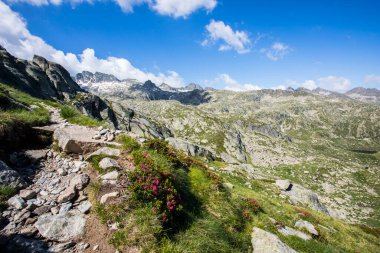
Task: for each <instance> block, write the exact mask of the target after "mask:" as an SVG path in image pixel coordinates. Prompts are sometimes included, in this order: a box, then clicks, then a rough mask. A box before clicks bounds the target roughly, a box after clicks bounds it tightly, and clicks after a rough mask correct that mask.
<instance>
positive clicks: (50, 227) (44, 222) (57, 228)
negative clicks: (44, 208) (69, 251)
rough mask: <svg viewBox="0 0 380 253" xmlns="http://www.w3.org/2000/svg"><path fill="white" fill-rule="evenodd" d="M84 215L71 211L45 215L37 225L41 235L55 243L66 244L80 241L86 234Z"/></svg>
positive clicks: (39, 219)
mask: <svg viewBox="0 0 380 253" xmlns="http://www.w3.org/2000/svg"><path fill="white" fill-rule="evenodd" d="M85 225H86V219H85V217H84V216H83V214H80V213H77V212H73V211H69V212H68V213H65V214H57V215H51V214H44V215H42V216H40V217H39V218H38V220H37V222H36V223H35V226H36V228H37V229H38V231H39V232H40V234H41V235H42V236H43V237H45V238H47V239H49V240H53V241H59V242H66V241H72V240H75V239H78V238H79V237H81V236H82V235H83V234H84V232H85Z"/></svg>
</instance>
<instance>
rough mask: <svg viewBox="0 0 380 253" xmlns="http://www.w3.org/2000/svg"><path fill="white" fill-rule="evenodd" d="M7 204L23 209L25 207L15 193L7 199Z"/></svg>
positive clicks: (23, 202)
mask: <svg viewBox="0 0 380 253" xmlns="http://www.w3.org/2000/svg"><path fill="white" fill-rule="evenodd" d="M8 204H9V205H10V206H13V207H14V208H16V209H23V208H24V207H26V203H25V201H24V200H23V199H22V198H21V197H20V196H18V195H15V196H13V197H12V198H10V199H8Z"/></svg>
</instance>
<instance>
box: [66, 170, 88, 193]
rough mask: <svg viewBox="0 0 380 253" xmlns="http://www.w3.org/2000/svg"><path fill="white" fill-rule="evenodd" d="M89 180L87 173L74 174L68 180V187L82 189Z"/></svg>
mask: <svg viewBox="0 0 380 253" xmlns="http://www.w3.org/2000/svg"><path fill="white" fill-rule="evenodd" d="M89 182H90V177H89V176H88V175H87V174H81V175H75V176H74V177H73V178H72V179H71V180H70V186H69V188H72V189H74V190H79V191H80V190H83V189H84V188H85V187H86V186H87V185H88V183H89Z"/></svg>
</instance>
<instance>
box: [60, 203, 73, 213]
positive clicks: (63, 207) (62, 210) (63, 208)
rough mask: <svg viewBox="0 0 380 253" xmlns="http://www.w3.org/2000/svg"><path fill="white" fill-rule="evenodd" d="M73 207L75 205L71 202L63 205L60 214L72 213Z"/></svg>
mask: <svg viewBox="0 0 380 253" xmlns="http://www.w3.org/2000/svg"><path fill="white" fill-rule="evenodd" d="M72 207H73V204H72V203H70V202H68V203H64V204H62V206H61V208H60V209H59V214H65V213H67V212H68V211H70V209H71V208H72Z"/></svg>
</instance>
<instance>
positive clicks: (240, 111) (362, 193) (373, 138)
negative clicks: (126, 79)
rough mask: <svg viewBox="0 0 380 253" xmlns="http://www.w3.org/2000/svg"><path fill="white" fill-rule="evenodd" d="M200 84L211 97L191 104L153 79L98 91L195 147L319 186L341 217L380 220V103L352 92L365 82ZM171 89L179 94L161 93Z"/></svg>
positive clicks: (178, 143)
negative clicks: (217, 87)
mask: <svg viewBox="0 0 380 253" xmlns="http://www.w3.org/2000/svg"><path fill="white" fill-rule="evenodd" d="M96 85H98V86H99V87H101V85H102V82H99V83H97V84H96ZM148 86H149V87H150V88H149V89H147V87H148ZM136 90H138V91H136ZM195 91H197V92H199V94H201V96H202V97H204V98H207V100H203V101H199V102H200V103H197V105H192V104H189V103H187V102H186V101H182V100H181V99H178V96H180V95H186V96H188V95H189V94H188V92H181V91H178V90H177V89H173V88H170V86H169V88H168V85H165V84H164V85H163V90H161V89H160V88H159V87H157V86H155V85H154V84H152V83H149V85H148V83H145V84H136V85H135V87H134V88H133V89H132V88H130V86H124V87H123V90H122V91H114V90H112V89H107V92H102V91H100V90H97V91H94V92H98V93H97V94H99V95H101V96H103V97H106V98H107V100H109V101H112V102H113V105H114V106H113V109H114V110H115V111H116V112H118V111H120V112H121V111H123V110H125V109H126V108H131V109H133V110H134V111H135V112H136V114H137V115H139V116H140V117H143V118H145V119H147V120H148V121H149V122H150V124H149V125H154V126H155V128H156V129H157V130H158V131H157V134H155V137H157V136H159V137H160V138H165V139H167V140H168V141H169V142H170V143H171V144H172V145H173V146H174V147H177V148H181V149H184V150H186V152H187V153H188V154H191V155H202V156H203V155H205V154H207V156H208V157H212V158H216V159H221V160H222V161H224V162H226V163H242V164H250V165H252V166H254V167H257V169H259V170H261V171H263V172H269V173H270V174H271V175H273V176H280V177H287V178H289V179H292V180H295V181H297V182H299V183H302V184H303V185H304V186H305V187H307V188H311V189H313V190H315V191H317V192H318V193H320V194H321V195H322V196H323V201H324V202H325V204H326V205H327V206H328V208H330V209H331V212H330V213H331V214H332V215H333V216H334V217H338V218H341V219H345V220H348V221H350V222H365V223H369V224H378V220H379V217H380V213H379V208H378V206H377V205H376V203H378V202H379V194H380V192H379V185H378V176H377V174H378V173H377V171H378V170H379V161H378V159H377V158H376V157H377V156H376V153H377V152H379V150H380V125H379V122H380V120H379V119H380V110H379V107H378V105H376V103H372V102H373V101H372V102H371V101H370V103H368V101H366V102H362V101H358V100H357V98H355V99H353V98H354V97H352V98H351V97H350V96H352V94H354V93H355V92H358V91H363V89H356V91H355V90H353V91H350V92H348V93H347V94H340V93H334V92H330V91H327V90H322V89H316V90H314V91H310V90H307V89H297V90H294V89H288V90H285V91H282V90H261V91H252V92H244V93H239V92H238V93H236V92H230V91H212V90H204V89H195ZM376 91H377V90H376V89H374V90H368V91H367V93H366V94H367V95H368V94H376ZM167 93H170V94H172V95H167V96H166V95H165V96H164V95H162V94H167ZM125 94H128V95H127V96H126V95H125ZM350 94H351V95H350ZM355 94H356V93H355ZM168 97H169V98H168ZM186 99H187V98H186ZM135 129H136V130H137V128H135ZM137 131H138V134H140V135H141V136H146V135H147V136H149V134H147V133H145V132H144V131H141V130H137ZM135 132H136V131H135ZM301 175H302V176H301Z"/></svg>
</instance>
